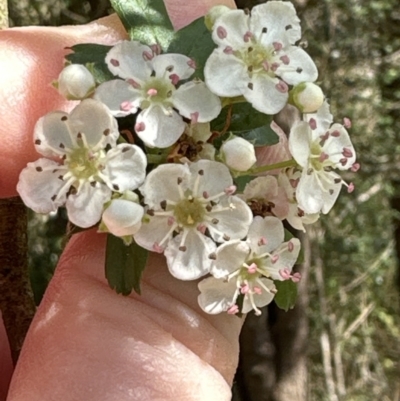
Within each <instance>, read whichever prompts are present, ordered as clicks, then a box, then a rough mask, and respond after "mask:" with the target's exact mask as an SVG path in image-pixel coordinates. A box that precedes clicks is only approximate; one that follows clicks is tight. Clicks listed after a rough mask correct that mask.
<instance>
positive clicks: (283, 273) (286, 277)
mask: <svg viewBox="0 0 400 401" xmlns="http://www.w3.org/2000/svg"><path fill="white" fill-rule="evenodd" d="M279 275H280V276H281V277H282V278H283V279H284V280H289V279H290V277H291V274H290V270H289V269H287V268H285V269H281V270H279Z"/></svg>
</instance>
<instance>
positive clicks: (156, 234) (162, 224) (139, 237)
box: [134, 216, 172, 251]
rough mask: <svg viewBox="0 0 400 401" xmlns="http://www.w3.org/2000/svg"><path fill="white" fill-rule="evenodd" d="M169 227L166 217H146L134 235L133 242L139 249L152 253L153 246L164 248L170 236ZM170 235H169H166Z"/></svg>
mask: <svg viewBox="0 0 400 401" xmlns="http://www.w3.org/2000/svg"><path fill="white" fill-rule="evenodd" d="M170 231H171V226H170V225H169V224H168V217H165V216H153V217H150V216H146V217H145V220H144V221H143V223H142V226H141V227H140V230H139V231H138V232H137V233H136V234H135V235H134V238H135V241H136V242H137V243H138V245H140V246H141V247H143V248H145V249H148V250H149V251H154V244H158V245H160V244H161V242H162V241H163V242H162V244H161V246H162V248H165V246H166V245H167V241H168V239H169V236H172V232H170ZM168 233H170V234H168Z"/></svg>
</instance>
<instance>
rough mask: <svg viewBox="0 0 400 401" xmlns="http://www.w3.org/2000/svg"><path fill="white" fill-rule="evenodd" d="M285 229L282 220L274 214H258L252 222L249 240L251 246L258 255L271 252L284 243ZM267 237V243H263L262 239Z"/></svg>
mask: <svg viewBox="0 0 400 401" xmlns="http://www.w3.org/2000/svg"><path fill="white" fill-rule="evenodd" d="M284 236H285V234H284V229H283V224H282V222H281V221H280V220H279V219H278V218H277V217H273V216H266V217H264V218H262V217H261V216H256V217H254V219H253V222H252V223H251V226H250V229H249V234H248V237H247V238H248V241H249V243H250V247H251V249H252V250H253V252H254V253H255V254H256V255H261V254H263V253H266V252H271V251H273V250H274V249H276V248H278V246H279V245H280V244H282V242H283V239H284ZM262 239H265V240H266V244H265V245H262V242H261V243H260V240H262ZM259 244H260V245H259Z"/></svg>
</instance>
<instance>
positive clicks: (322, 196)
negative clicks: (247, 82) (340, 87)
mask: <svg viewBox="0 0 400 401" xmlns="http://www.w3.org/2000/svg"><path fill="white" fill-rule="evenodd" d="M332 122H333V118H332V114H330V112H329V105H328V103H327V102H326V101H325V102H324V104H323V105H322V107H321V108H320V109H318V111H317V112H316V113H312V114H306V115H304V121H299V122H298V123H296V124H295V125H294V126H293V127H292V130H291V132H290V136H289V149H290V151H291V153H292V155H293V158H294V159H295V160H296V162H297V163H298V164H299V166H300V167H301V169H302V173H301V177H300V180H299V182H298V184H297V188H296V200H297V202H298V204H299V207H300V209H302V210H303V211H304V212H305V213H309V214H314V213H319V212H320V211H322V213H324V214H326V213H328V212H329V211H330V210H331V208H332V206H333V205H334V203H335V201H336V199H337V197H338V196H339V192H340V189H341V187H342V185H343V184H345V185H346V186H347V187H348V191H349V192H351V191H352V190H353V188H354V187H353V184H347V183H346V182H344V181H343V180H342V178H341V177H340V175H339V174H337V173H336V172H334V171H333V170H334V169H339V170H348V169H352V170H353V171H356V170H357V169H358V167H359V165H358V164H357V163H355V160H356V154H355V150H354V147H353V145H352V143H351V141H350V137H349V134H348V132H347V131H346V129H345V128H344V127H343V125H341V124H333V125H332V126H331V124H332Z"/></svg>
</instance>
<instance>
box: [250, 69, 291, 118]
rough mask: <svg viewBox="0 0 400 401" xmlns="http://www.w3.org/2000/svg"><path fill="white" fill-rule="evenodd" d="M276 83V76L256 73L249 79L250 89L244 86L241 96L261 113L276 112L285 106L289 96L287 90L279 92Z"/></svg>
mask: <svg viewBox="0 0 400 401" xmlns="http://www.w3.org/2000/svg"><path fill="white" fill-rule="evenodd" d="M278 83H279V80H278V78H271V77H270V76H269V75H268V74H257V75H255V76H254V77H253V79H252V80H251V84H252V89H250V87H249V86H246V87H245V88H244V90H243V96H244V97H245V98H246V99H247V101H249V102H250V103H251V104H252V105H253V107H254V108H255V109H256V110H258V111H261V113H265V114H276V113H278V112H279V111H281V110H282V109H283V108H284V107H285V105H286V102H287V100H288V98H289V93H288V92H280V91H279V90H278V89H277V88H276V85H277V84H278Z"/></svg>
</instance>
